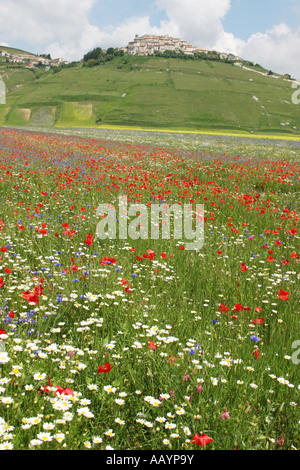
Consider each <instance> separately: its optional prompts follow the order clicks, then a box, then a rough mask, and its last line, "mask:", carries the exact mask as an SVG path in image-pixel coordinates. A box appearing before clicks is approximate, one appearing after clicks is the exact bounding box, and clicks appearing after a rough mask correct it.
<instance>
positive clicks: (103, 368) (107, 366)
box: [97, 362, 113, 374]
mask: <svg viewBox="0 0 300 470" xmlns="http://www.w3.org/2000/svg"><path fill="white" fill-rule="evenodd" d="M112 368H113V366H111V365H110V363H109V362H106V363H105V364H104V366H99V369H98V371H97V374H100V373H101V372H104V373H105V374H106V373H107V372H109V371H111V370H112Z"/></svg>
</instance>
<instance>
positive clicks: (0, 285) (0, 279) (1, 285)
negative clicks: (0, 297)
mask: <svg viewBox="0 0 300 470" xmlns="http://www.w3.org/2000/svg"><path fill="white" fill-rule="evenodd" d="M3 286H4V281H3V278H2V277H0V287H3Z"/></svg>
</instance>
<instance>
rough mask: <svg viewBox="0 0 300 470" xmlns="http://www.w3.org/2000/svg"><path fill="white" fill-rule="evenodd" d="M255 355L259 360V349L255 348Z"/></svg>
mask: <svg viewBox="0 0 300 470" xmlns="http://www.w3.org/2000/svg"><path fill="white" fill-rule="evenodd" d="M253 356H256V358H257V359H258V360H259V359H260V354H259V349H255V351H253Z"/></svg>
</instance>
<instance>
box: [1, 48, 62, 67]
mask: <svg viewBox="0 0 300 470" xmlns="http://www.w3.org/2000/svg"><path fill="white" fill-rule="evenodd" d="M0 56H2V57H5V58H6V59H7V60H8V62H12V63H15V64H22V65H24V66H25V67H26V68H29V69H31V68H34V67H36V66H38V65H43V66H44V67H45V70H49V69H50V67H58V66H60V65H63V64H68V61H67V60H64V59H61V58H59V59H51V57H50V55H49V54H43V55H33V54H29V53H26V52H10V51H8V50H6V49H1V50H0Z"/></svg>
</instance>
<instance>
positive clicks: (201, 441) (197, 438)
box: [191, 433, 213, 447]
mask: <svg viewBox="0 0 300 470" xmlns="http://www.w3.org/2000/svg"><path fill="white" fill-rule="evenodd" d="M210 442H213V439H212V438H211V437H209V436H207V435H206V434H205V433H203V434H194V437H193V439H192V440H191V443H192V444H197V445H200V446H201V447H204V446H207V444H209V443H210Z"/></svg>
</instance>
